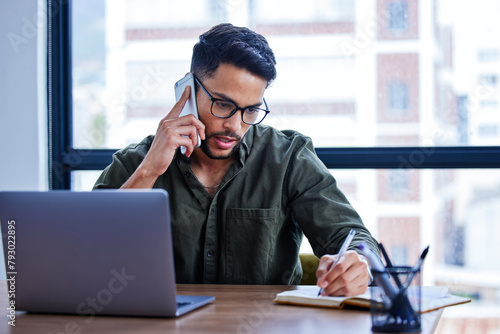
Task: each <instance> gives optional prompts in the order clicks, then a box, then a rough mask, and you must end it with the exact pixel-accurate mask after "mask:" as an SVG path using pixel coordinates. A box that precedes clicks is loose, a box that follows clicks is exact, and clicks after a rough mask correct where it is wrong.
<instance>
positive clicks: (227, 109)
mask: <svg viewBox="0 0 500 334" xmlns="http://www.w3.org/2000/svg"><path fill="white" fill-rule="evenodd" d="M194 80H196V82H197V83H198V85H200V87H201V88H202V89H203V91H204V92H205V93H206V94H207V95H208V97H209V98H210V100H211V101H212V106H211V107H210V112H211V113H212V115H214V116H215V117H218V118H230V117H231V116H233V115H234V114H235V113H236V112H237V111H238V110H241V120H242V121H243V123H245V124H249V125H255V124H259V123H260V122H262V121H263V120H264V118H266V116H267V114H269V113H270V111H269V110H268V107H267V102H266V99H263V100H264V105H265V106H266V109H262V108H258V107H246V108H240V107H238V105H237V104H236V103H234V102H233V101H228V100H222V99H217V98H215V97H213V96H212V95H211V94H210V93H209V92H208V91H207V90H206V89H205V87H203V85H202V84H201V82H200V80H198V78H197V77H194Z"/></svg>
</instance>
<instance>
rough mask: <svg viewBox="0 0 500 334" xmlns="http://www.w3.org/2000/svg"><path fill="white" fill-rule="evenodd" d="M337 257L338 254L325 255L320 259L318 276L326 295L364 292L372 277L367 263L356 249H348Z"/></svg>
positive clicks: (348, 294) (351, 294)
mask: <svg viewBox="0 0 500 334" xmlns="http://www.w3.org/2000/svg"><path fill="white" fill-rule="evenodd" d="M336 259H337V256H336V255H325V256H323V257H322V258H321V259H320V264H319V265H318V271H317V272H316V277H317V278H318V282H317V284H318V286H320V287H321V288H323V292H322V295H324V296H353V295H358V294H361V293H364V292H365V291H366V290H367V288H368V282H369V280H370V277H369V275H368V271H367V265H366V263H365V262H363V261H361V259H360V257H359V256H358V254H357V253H356V252H354V251H347V252H345V253H344V255H343V256H342V257H341V258H340V259H339V260H338V262H336V263H335V264H334V265H332V264H333V263H334V262H335V260H336Z"/></svg>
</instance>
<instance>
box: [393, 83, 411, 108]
mask: <svg viewBox="0 0 500 334" xmlns="http://www.w3.org/2000/svg"><path fill="white" fill-rule="evenodd" d="M389 109H390V110H391V111H392V112H396V113H397V112H404V111H405V110H407V109H408V86H407V85H406V84H405V83H403V82H393V83H391V84H389Z"/></svg>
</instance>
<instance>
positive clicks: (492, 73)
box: [72, 0, 500, 148]
mask: <svg viewBox="0 0 500 334" xmlns="http://www.w3.org/2000/svg"><path fill="white" fill-rule="evenodd" d="M478 1H479V3H477V4H476V3H475V5H474V10H473V11H471V10H470V4H469V3H468V2H466V1H465V2H455V1H452V0H440V1H436V2H435V5H432V2H431V3H427V2H425V3H420V2H417V1H409V0H397V1H396V0H383V1H376V2H374V1H350V0H334V1H332V0H328V1H327V0H313V1H299V0H293V1H288V0H287V1H285V0H265V1H264V0H242V1H231V0H227V1H212V0H189V1H187V0H186V1H176V2H172V1H163V0H147V1H144V0H117V1H110V0H107V1H102V0H75V1H73V17H72V22H73V108H74V113H73V115H74V143H75V147H77V148H91V147H96V148H120V147H123V146H125V145H126V144H129V143H131V142H136V141H138V140H140V139H142V138H144V137H145V136H147V135H149V134H151V133H154V132H155V130H156V126H157V122H158V121H159V119H161V118H162V117H163V116H164V115H165V114H166V113H167V112H168V111H169V110H170V108H171V107H172V105H173V104H174V92H173V84H174V82H175V81H176V80H177V79H179V78H180V77H181V76H183V75H184V74H185V73H186V72H188V71H189V65H190V57H191V50H192V47H193V45H194V43H195V42H196V41H197V37H198V35H199V34H200V33H202V32H204V31H206V30H207V29H208V28H209V27H211V26H212V25H214V24H216V23H218V22H223V21H224V22H231V23H234V24H236V25H245V26H249V27H250V28H253V29H255V30H256V31H257V32H259V33H262V34H263V35H264V36H266V37H267V38H268V41H269V43H270V45H271V47H272V48H273V50H274V51H275V54H276V57H277V62H278V65H277V67H278V77H277V80H276V81H275V83H274V84H273V85H272V86H271V87H270V88H269V89H268V91H267V92H266V99H267V101H268V102H269V107H270V110H271V114H270V116H269V117H268V118H267V119H266V121H265V123H267V124H270V125H274V126H276V127H278V128H283V129H284V128H292V129H296V130H299V131H301V132H303V133H304V134H307V135H309V136H311V137H312V138H313V140H314V141H315V144H316V146H318V147H332V146H333V147H339V146H365V147H366V146H414V145H419V146H435V145H436V146H448V145H452V146H455V145H456V146H464V145H465V146H467V145H500V103H499V100H500V86H499V83H498V77H499V75H500V40H499V39H498V38H496V32H497V31H500V20H498V19H497V17H496V13H498V12H499V11H500V3H498V1H493V0H478ZM285 7H286V8H287V10H281V9H282V8H285ZM463 17H467V20H464V19H463Z"/></svg>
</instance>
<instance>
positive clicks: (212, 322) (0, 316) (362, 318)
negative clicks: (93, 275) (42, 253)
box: [0, 281, 442, 334]
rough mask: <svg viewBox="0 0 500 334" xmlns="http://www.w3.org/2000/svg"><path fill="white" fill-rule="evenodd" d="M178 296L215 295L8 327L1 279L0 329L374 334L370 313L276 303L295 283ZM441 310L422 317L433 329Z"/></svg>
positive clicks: (29, 318) (28, 318) (194, 289)
mask: <svg viewBox="0 0 500 334" xmlns="http://www.w3.org/2000/svg"><path fill="white" fill-rule="evenodd" d="M177 289H178V294H185V295H210V296H215V298H216V300H215V302H213V303H211V304H209V305H207V306H204V307H202V308H201V309H198V310H195V311H193V312H191V313H188V314H186V315H183V316H181V317H179V318H169V319H167V318H129V317H107V316H106V317H105V316H102V317H95V318H89V317H84V316H71V315H41V314H26V313H23V312H17V314H16V322H15V324H16V326H15V327H12V326H10V325H8V323H7V321H8V318H7V317H6V315H7V313H6V308H7V305H8V300H7V293H6V282H5V281H2V282H0V309H1V310H2V311H1V312H0V333H57V334H59V333H68V334H70V333H71V334H77V333H96V334H97V333H165V332H168V333H178V332H179V333H180V332H182V333H217V334H224V333H238V334H239V333H242V334H252V333H287V334H291V333H326V332H329V333H372V332H371V330H370V328H371V318H370V312H369V311H365V310H345V309H344V310H334V309H324V308H316V307H301V306H290V305H277V304H274V303H273V299H274V297H275V295H276V293H278V292H281V291H284V290H291V289H294V287H293V286H276V285H273V286H270V285H267V286H255V285H183V284H179V285H178V287H177ZM441 314H442V310H440V311H435V312H432V313H427V314H424V315H423V318H422V327H423V330H422V333H423V334H427V333H433V332H434V330H435V328H436V326H437V324H438V322H439V319H440V317H441Z"/></svg>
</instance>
